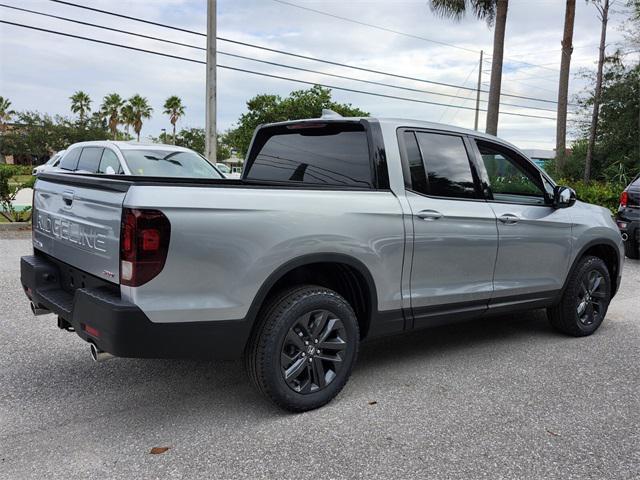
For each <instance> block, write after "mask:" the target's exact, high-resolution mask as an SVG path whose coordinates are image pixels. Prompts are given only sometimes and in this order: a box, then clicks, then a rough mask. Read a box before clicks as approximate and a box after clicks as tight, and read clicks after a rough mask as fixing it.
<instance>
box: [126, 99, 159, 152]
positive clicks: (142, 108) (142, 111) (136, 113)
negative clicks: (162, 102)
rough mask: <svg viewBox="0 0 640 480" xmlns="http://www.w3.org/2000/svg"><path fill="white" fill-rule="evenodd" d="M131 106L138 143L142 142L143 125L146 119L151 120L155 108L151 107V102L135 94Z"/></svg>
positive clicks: (130, 101)
mask: <svg viewBox="0 0 640 480" xmlns="http://www.w3.org/2000/svg"><path fill="white" fill-rule="evenodd" d="M129 105H130V106H131V120H133V121H132V126H133V131H134V132H136V136H137V138H138V141H140V131H142V123H143V120H144V119H146V118H151V113H152V112H153V108H151V105H149V101H148V100H147V99H146V98H145V97H142V96H140V95H138V94H135V95H134V96H133V97H131V98H130V99H129Z"/></svg>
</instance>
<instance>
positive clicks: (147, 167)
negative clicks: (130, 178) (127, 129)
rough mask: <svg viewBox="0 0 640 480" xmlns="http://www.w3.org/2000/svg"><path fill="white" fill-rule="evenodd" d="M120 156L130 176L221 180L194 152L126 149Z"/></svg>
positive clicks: (216, 172) (206, 162)
mask: <svg viewBox="0 0 640 480" xmlns="http://www.w3.org/2000/svg"><path fill="white" fill-rule="evenodd" d="M122 154H123V155H124V158H125V160H126V162H127V165H128V167H129V170H131V174H132V175H141V176H148V177H188V178H222V177H221V176H220V174H219V173H218V171H217V170H216V169H215V168H214V166H213V165H211V164H210V163H209V162H208V161H207V160H205V159H204V158H203V157H201V156H200V155H198V154H197V153H195V152H188V151H187V152H182V151H171V150H156V149H149V150H146V149H140V150H137V149H136V150H128V149H127V150H123V151H122Z"/></svg>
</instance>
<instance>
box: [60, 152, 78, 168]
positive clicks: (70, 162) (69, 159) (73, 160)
mask: <svg viewBox="0 0 640 480" xmlns="http://www.w3.org/2000/svg"><path fill="white" fill-rule="evenodd" d="M81 151H82V149H81V148H74V149H73V150H69V151H68V152H67V153H65V154H64V157H62V160H61V161H60V168H61V169H63V170H70V171H74V170H75V169H76V167H77V166H78V159H79V158H80V152H81Z"/></svg>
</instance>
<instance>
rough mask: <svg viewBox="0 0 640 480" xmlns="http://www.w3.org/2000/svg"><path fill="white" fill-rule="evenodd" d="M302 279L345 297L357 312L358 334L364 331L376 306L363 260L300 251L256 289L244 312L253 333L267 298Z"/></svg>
mask: <svg viewBox="0 0 640 480" xmlns="http://www.w3.org/2000/svg"><path fill="white" fill-rule="evenodd" d="M302 283H309V284H315V285H320V286H324V287H327V288H331V289H332V290H335V291H337V292H338V293H339V294H341V295H342V296H343V297H345V299H346V300H347V301H349V303H350V304H351V306H352V307H353V309H354V311H355V312H356V316H357V317H358V324H359V326H360V333H361V337H362V338H364V337H365V336H366V335H367V333H368V331H369V327H370V324H371V319H372V318H373V317H374V315H375V314H376V312H377V309H378V295H377V290H376V285H375V281H374V279H373V276H372V275H371V272H370V271H369V269H368V268H367V266H366V265H365V264H364V263H363V262H362V261H360V260H358V259H357V258H354V257H352V256H350V255H346V254H340V253H314V254H308V255H303V256H300V257H297V258H294V259H291V260H289V261H287V262H286V263H284V264H283V265H281V266H280V267H278V268H277V269H276V270H275V271H274V272H273V273H271V275H269V276H268V277H267V279H266V280H265V281H264V282H263V283H262V285H261V286H260V288H259V289H258V293H257V294H256V296H255V297H254V299H253V301H252V302H251V306H250V307H249V311H248V313H247V317H246V319H247V320H248V321H249V323H250V324H251V331H252V333H253V331H254V330H255V329H256V328H257V326H258V316H259V313H260V311H261V309H262V308H263V307H264V306H265V305H266V302H267V301H268V299H269V298H271V297H272V296H273V294H275V293H277V292H278V291H280V290H282V289H284V288H287V287H288V286H293V285H296V284H302ZM251 337H252V335H249V338H251Z"/></svg>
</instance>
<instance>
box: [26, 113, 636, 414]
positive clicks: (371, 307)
mask: <svg viewBox="0 0 640 480" xmlns="http://www.w3.org/2000/svg"><path fill="white" fill-rule="evenodd" d="M33 247H34V252H33V255H32V256H27V257H23V258H22V260H21V276H22V285H23V286H24V290H25V292H26V295H27V296H28V297H29V299H30V300H31V307H32V309H33V312H34V313H35V314H37V315H39V314H46V313H51V312H52V313H55V314H56V315H57V316H58V326H59V327H60V328H63V329H66V330H70V331H75V332H76V333H77V334H78V335H79V336H80V337H81V338H82V339H83V340H85V341H87V342H89V343H90V348H91V352H92V355H93V356H94V358H95V359H98V360H101V359H104V358H107V357H110V356H116V357H139V358H143V357H144V358H158V357H163V358H169V357H171V358H180V357H215V358H238V357H241V356H244V358H245V362H246V366H247V370H248V373H249V376H250V377H251V379H252V380H253V382H254V383H255V384H256V386H257V387H258V389H259V390H260V391H261V392H262V393H264V394H265V395H266V396H267V397H268V398H270V399H271V400H272V401H274V402H275V403H276V404H277V405H279V406H280V407H282V408H285V409H288V410H292V411H303V410H309V409H312V408H317V407H319V406H321V405H323V404H325V403H327V402H328V401H330V400H331V399H332V398H333V397H334V396H335V395H336V394H337V393H338V392H339V391H340V390H341V389H342V387H343V386H344V385H345V383H346V382H347V379H348V378H349V375H350V373H351V370H352V367H353V365H354V362H355V359H356V356H357V352H358V346H359V344H360V342H361V341H362V340H366V339H371V338H374V337H379V336H384V335H392V334H397V333H401V332H408V331H411V330H414V329H419V328H424V327H430V326H434V325H439V324H442V323H445V322H450V321H460V320H467V319H471V318H474V317H483V316H485V315H488V314H493V313H505V312H514V311H519V310H524V309H533V308H546V309H547V312H548V316H549V319H550V321H551V324H552V325H553V326H554V327H555V328H556V329H558V330H559V331H561V332H564V333H566V334H569V335H573V336H582V335H589V334H591V333H593V332H594V331H595V330H596V329H597V328H598V327H599V326H600V324H601V323H602V321H603V319H604V317H605V314H606V312H607V307H608V305H609V302H610V300H611V298H612V297H613V296H614V295H615V293H616V291H617V289H618V286H619V285H620V280H621V276H620V275H621V272H622V262H623V258H624V251H623V242H622V238H621V235H620V232H619V231H618V229H617V227H616V225H615V223H614V222H613V220H612V219H611V214H610V213H609V211H607V210H606V209H604V208H601V207H597V206H593V205H588V204H585V203H581V202H579V201H576V198H575V194H574V192H573V191H572V190H571V189H569V188H566V187H562V186H556V184H555V183H554V181H553V180H552V179H551V178H549V176H548V175H547V174H545V172H543V171H541V170H539V169H538V168H537V167H536V166H535V165H534V164H533V163H532V162H531V161H530V160H529V159H527V158H526V157H525V156H524V155H523V154H522V153H521V152H520V151H519V150H518V149H517V148H515V147H514V146H512V145H510V144H508V143H506V142H504V141H501V140H499V139H498V138H495V137H493V136H488V135H484V134H481V133H478V132H474V131H468V130H463V129H459V128H455V127H449V126H444V125H439V124H433V123H426V122H419V121H411V120H395V119H373V118H336V117H335V116H331V117H330V118H328V117H324V116H323V118H320V119H309V120H300V121H290V122H284V123H277V124H271V125H264V126H262V127H260V128H258V129H257V130H256V132H255V135H254V138H253V141H252V144H251V147H250V151H249V153H248V155H247V158H246V162H245V169H244V172H243V176H242V178H241V179H238V180H216V179H202V178H200V179H198V178H155V177H136V176H127V177H122V176H117V175H106V176H96V175H78V174H76V175H66V174H51V173H44V174H42V175H40V176H39V177H38V181H37V183H36V186H35V194H34V214H33Z"/></svg>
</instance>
